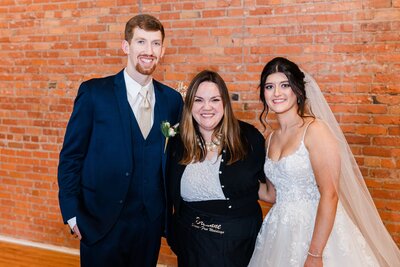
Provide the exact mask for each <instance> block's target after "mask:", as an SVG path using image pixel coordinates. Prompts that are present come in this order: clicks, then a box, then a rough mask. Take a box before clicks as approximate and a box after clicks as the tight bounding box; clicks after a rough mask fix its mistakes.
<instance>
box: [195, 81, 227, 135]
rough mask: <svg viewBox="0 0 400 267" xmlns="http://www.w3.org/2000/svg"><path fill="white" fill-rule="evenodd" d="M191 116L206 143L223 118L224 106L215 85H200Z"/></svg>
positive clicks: (209, 83)
mask: <svg viewBox="0 0 400 267" xmlns="http://www.w3.org/2000/svg"><path fill="white" fill-rule="evenodd" d="M192 116H193V118H194V120H195V121H196V122H197V124H198V126H199V130H200V133H201V134H202V136H203V138H204V139H205V140H206V141H210V140H211V135H212V133H213V131H214V129H215V127H217V126H218V124H219V123H220V122H221V120H222V117H223V116H224V105H223V101H222V97H221V94H220V92H219V89H218V87H217V85H216V84H215V83H213V82H207V81H206V82H202V83H200V85H199V87H198V89H197V92H196V94H195V96H194V102H193V106H192Z"/></svg>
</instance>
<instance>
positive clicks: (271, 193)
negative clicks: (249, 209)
mask: <svg viewBox="0 0 400 267" xmlns="http://www.w3.org/2000/svg"><path fill="white" fill-rule="evenodd" d="M265 181H266V183H260V188H259V189H258V198H259V199H260V200H262V201H265V202H268V203H275V198H276V195H275V188H274V185H273V184H272V183H271V182H270V181H269V180H268V178H266V179H265Z"/></svg>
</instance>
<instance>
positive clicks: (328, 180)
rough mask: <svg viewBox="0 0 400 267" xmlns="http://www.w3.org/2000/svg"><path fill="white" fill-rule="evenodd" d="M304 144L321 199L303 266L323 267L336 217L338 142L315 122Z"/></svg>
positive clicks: (318, 122)
mask: <svg viewBox="0 0 400 267" xmlns="http://www.w3.org/2000/svg"><path fill="white" fill-rule="evenodd" d="M305 144H306V147H307V149H308V151H309V153H310V160H311V165H312V168H313V171H314V175H315V180H316V183H317V186H318V190H319V192H320V195H321V198H320V201H319V204H318V210H317V215H316V219H315V226H314V231H313V235H312V239H311V243H310V247H309V250H308V256H307V259H306V262H305V264H304V266H307V267H308V266H322V265H323V264H322V253H323V251H324V248H325V246H326V243H327V241H328V238H329V235H330V233H331V231H332V227H333V223H334V221H335V216H336V208H337V203H338V192H337V189H338V181H339V176H340V154H339V148H338V144H337V141H336V139H335V137H334V136H333V135H332V133H331V131H330V129H329V128H328V126H327V125H326V124H325V123H323V122H321V121H318V120H317V121H315V122H314V123H312V124H311V125H310V127H309V129H308V132H307V135H306V138H305Z"/></svg>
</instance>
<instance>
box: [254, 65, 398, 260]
mask: <svg viewBox="0 0 400 267" xmlns="http://www.w3.org/2000/svg"><path fill="white" fill-rule="evenodd" d="M260 90H261V91H260V98H261V101H262V102H263V104H264V110H263V113H262V116H261V118H262V119H263V120H265V118H266V115H267V113H268V111H269V110H272V111H273V112H275V113H276V117H277V120H278V122H279V128H278V129H277V130H276V131H275V132H273V133H271V134H270V136H269V138H268V139H267V140H268V141H267V158H266V162H265V166H264V171H265V174H266V176H267V178H268V179H269V181H271V182H272V184H273V185H274V187H275V191H276V193H275V194H276V200H275V201H276V202H275V204H274V205H273V207H272V208H271V210H270V211H269V213H268V215H267V216H266V218H265V219H264V222H263V225H262V227H261V230H260V232H259V235H258V237H257V242H256V247H255V250H254V253H253V256H252V258H251V260H250V263H249V266H251V267H264V266H270V267H291V266H293V267H302V266H307V267H309V266H318V267H321V266H325V267H346V266H349V267H368V266H373V267H375V266H385V267H386V266H389V267H398V266H400V252H399V249H398V247H397V245H396V244H395V243H394V241H393V240H392V239H391V237H390V235H389V233H388V232H387V230H386V228H385V227H384V225H383V223H382V221H381V219H380V217H379V214H378V212H377V211H376V208H375V206H374V203H373V201H372V198H371V196H370V195H369V192H368V189H367V188H366V186H365V183H364V181H363V177H362V175H361V173H360V171H359V169H358V166H357V164H356V162H355V160H354V157H353V155H352V153H351V150H350V148H349V147H348V144H347V142H346V139H345V138H344V136H343V133H342V132H341V130H340V127H339V126H338V124H337V122H336V120H335V118H334V116H333V114H332V112H331V111H330V109H329V106H328V105H327V103H326V101H325V99H324V97H323V96H322V94H321V92H320V90H319V87H318V85H317V84H316V82H315V81H314V80H313V79H312V78H311V77H310V76H309V75H306V77H305V76H304V73H303V72H302V71H301V70H300V69H299V68H298V66H297V65H296V64H295V63H293V62H291V61H289V60H287V59H285V58H275V59H273V60H272V61H270V62H269V63H268V64H267V65H266V66H265V67H264V70H263V72H262V74H261V83H260ZM306 99H308V101H306ZM269 192H271V189H269V190H268V191H267V190H266V188H265V185H262V186H261V187H260V198H261V199H264V200H270V199H271V196H270V195H269V194H270V193H269Z"/></svg>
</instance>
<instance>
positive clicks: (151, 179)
mask: <svg viewBox="0 0 400 267" xmlns="http://www.w3.org/2000/svg"><path fill="white" fill-rule="evenodd" d="M130 110H131V109H130ZM130 113H131V114H130V117H131V129H132V146H133V147H132V151H133V153H132V155H133V174H132V181H130V186H129V191H128V199H127V203H130V204H128V206H127V207H128V208H127V212H128V213H130V212H135V211H134V210H135V209H136V208H138V207H144V208H145V210H146V213H147V215H148V216H149V219H150V220H154V219H156V218H157V217H159V216H160V214H161V213H162V212H164V210H165V196H164V184H163V174H162V153H163V150H162V140H163V138H164V136H163V135H162V133H161V128H160V127H161V120H160V114H159V113H160V112H159V109H158V105H157V101H156V103H155V107H154V122H153V126H152V128H151V130H150V133H149V135H148V136H147V138H146V139H144V138H143V135H142V133H141V131H140V128H139V125H138V123H137V121H136V118H135V116H134V114H133V112H132V110H131V112H130Z"/></svg>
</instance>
